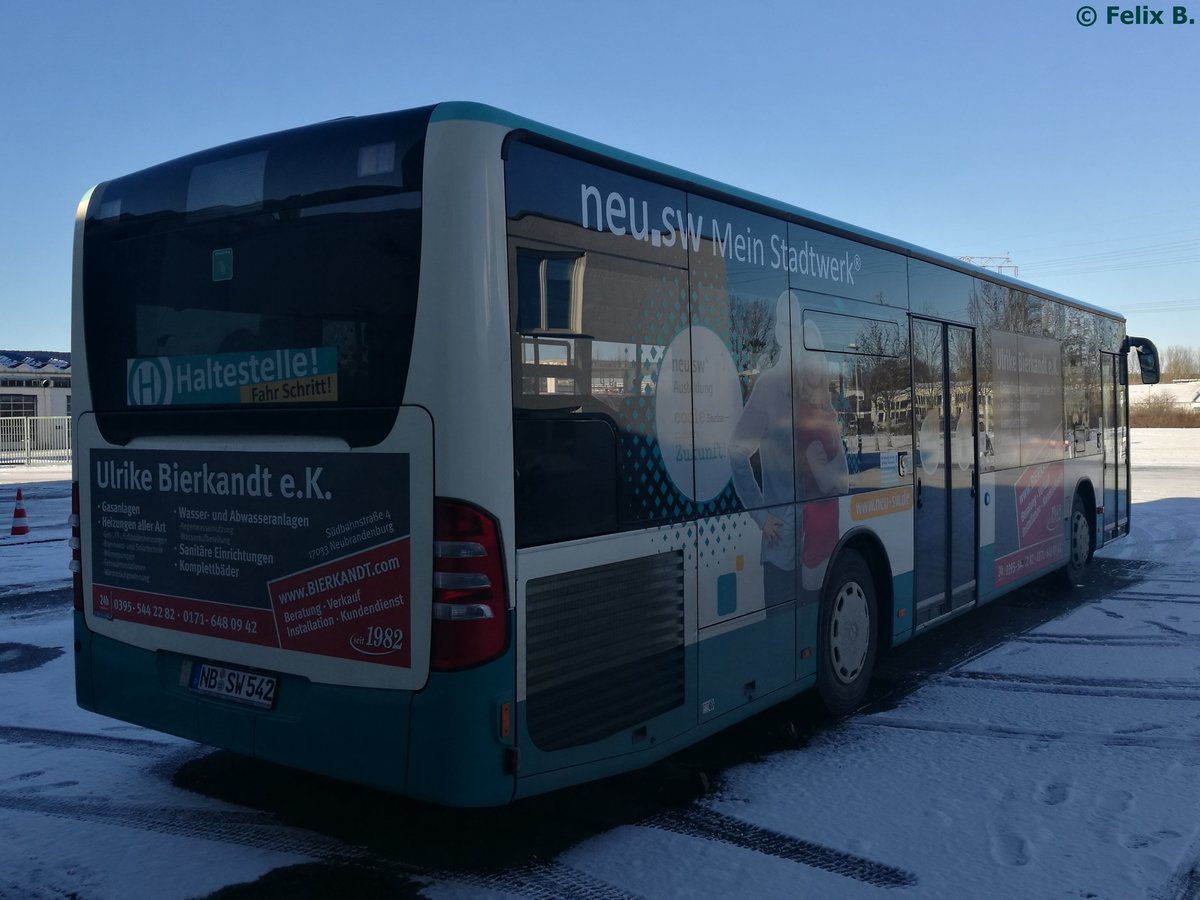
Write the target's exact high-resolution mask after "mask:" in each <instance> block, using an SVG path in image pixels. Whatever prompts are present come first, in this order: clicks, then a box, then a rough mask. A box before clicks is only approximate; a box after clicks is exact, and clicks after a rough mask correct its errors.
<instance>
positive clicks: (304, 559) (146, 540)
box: [87, 449, 413, 681]
mask: <svg viewBox="0 0 1200 900" xmlns="http://www.w3.org/2000/svg"><path fill="white" fill-rule="evenodd" d="M88 465H89V466H90V467H91V472H90V482H91V491H90V497H89V498H87V500H88V505H89V507H88V514H90V516H91V528H90V534H91V540H90V552H91V560H92V562H91V570H92V572H93V583H92V586H91V594H90V597H89V598H88V603H89V610H88V612H89V613H90V614H91V617H92V618H93V619H96V620H103V621H106V622H112V623H133V624H136V625H142V626H151V627H154V628H157V629H163V630H165V631H167V632H173V633H176V634H179V635H192V636H197V637H202V638H220V639H222V640H225V641H232V642H236V643H238V644H242V645H247V646H251V647H259V648H264V649H267V655H266V656H255V655H253V654H249V655H246V654H242V655H239V658H240V659H242V661H247V660H248V661H251V662H254V661H259V663H260V664H262V665H267V666H269V665H272V664H278V663H279V662H280V660H281V659H282V657H281V656H280V655H279V654H278V651H294V652H298V653H303V654H307V655H310V656H309V657H308V658H310V659H311V657H312V656H316V657H320V658H325V659H327V660H330V661H332V660H343V661H352V662H357V663H365V664H369V665H370V666H374V667H386V668H388V669H392V670H397V669H401V670H402V669H407V668H409V667H410V666H412V665H413V656H412V646H411V639H410V638H411V635H410V630H411V624H412V615H411V599H412V598H411V594H412V548H411V540H412V535H411V527H410V526H411V523H410V502H409V501H410V498H409V484H410V477H409V476H410V471H409V469H410V458H409V456H408V454H404V453H361V454H346V453H319V452H304V453H297V452H290V453H289V452H275V451H247V452H219V453H206V452H201V451H192V450H186V451H185V450H162V449H146V450H131V449H96V450H92V451H91V453H90V454H89V456H88ZM139 643H145V642H144V641H139ZM162 643H163V645H164V646H172V645H175V646H178V643H177V642H172V641H169V640H168V641H163V642H162ZM187 644H188V646H192V647H197V646H208V645H203V644H197V643H196V642H195V641H191V642H187ZM218 646H221V645H212V647H218ZM210 649H211V647H210ZM270 651H276V652H275V653H271V652H270ZM212 652H213V653H214V655H215V654H216V651H215V650H214V651H212ZM283 668H293V669H294V668H295V666H284V667H283ZM336 668H337V667H336V666H335V669H336ZM341 668H342V669H343V670H344V666H343V667H341ZM306 671H307V670H306ZM335 680H339V681H343V680H346V679H345V678H344V677H341V678H337V679H335ZM373 680H375V679H370V678H368V679H367V681H373Z"/></svg>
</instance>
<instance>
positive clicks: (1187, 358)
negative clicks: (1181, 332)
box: [1163, 344, 1200, 381]
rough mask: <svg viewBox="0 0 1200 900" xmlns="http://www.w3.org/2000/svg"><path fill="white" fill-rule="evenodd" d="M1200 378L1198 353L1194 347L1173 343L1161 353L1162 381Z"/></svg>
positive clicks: (1199, 357)
mask: <svg viewBox="0 0 1200 900" xmlns="http://www.w3.org/2000/svg"><path fill="white" fill-rule="evenodd" d="M1194 378H1200V353H1197V351H1196V349H1195V348H1194V347H1184V346H1181V345H1179V344H1173V345H1171V346H1170V347H1168V348H1167V349H1166V352H1165V353H1164V354H1163V380H1164V381H1190V380H1192V379H1194Z"/></svg>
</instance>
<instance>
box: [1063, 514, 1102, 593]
mask: <svg viewBox="0 0 1200 900" xmlns="http://www.w3.org/2000/svg"><path fill="white" fill-rule="evenodd" d="M1067 531H1068V533H1069V534H1070V538H1071V545H1070V546H1069V547H1068V548H1067V564H1066V565H1065V566H1063V567H1062V570H1061V571H1062V578H1063V581H1064V582H1065V583H1066V585H1067V587H1069V588H1074V587H1077V586H1078V585H1079V582H1080V580H1081V579H1082V578H1083V572H1084V569H1086V568H1087V564H1088V561H1089V560H1091V558H1092V551H1093V549H1094V548H1093V546H1092V526H1091V524H1090V523H1089V522H1088V518H1087V505H1086V504H1085V503H1084V502H1083V498H1082V497H1080V496H1079V495H1078V494H1076V495H1075V500H1074V502H1073V503H1072V504H1071V518H1070V519H1068V520H1067Z"/></svg>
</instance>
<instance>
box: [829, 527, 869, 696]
mask: <svg viewBox="0 0 1200 900" xmlns="http://www.w3.org/2000/svg"><path fill="white" fill-rule="evenodd" d="M878 618H879V614H878V610H877V604H876V597H875V581H874V579H873V578H872V577H871V569H870V567H869V566H867V563H866V561H865V560H864V559H863V558H862V556H860V555H859V554H858V553H857V552H855V551H854V550H843V551H842V552H841V553H839V554H838V557H837V559H836V560H835V561H834V563H833V567H832V569H831V570H830V572H829V576H828V577H827V578H826V580H825V590H824V592H823V593H822V595H821V608H820V611H819V613H818V615H817V691H818V693H819V694H820V697H821V702H822V704H823V705H824V706H825V708H826V709H827V710H828V711H829V714H830V715H832V716H834V717H835V718H841V717H842V716H846V715H849V714H850V713H852V712H854V710H856V709H858V707H859V706H861V705H862V701H863V698H864V697H865V696H866V694H867V687H868V686H869V685H870V682H871V674H872V673H873V672H874V670H875V654H876V652H877V649H878V644H879V622H878ZM864 630H865V631H866V634H865V636H864V634H863V631H864Z"/></svg>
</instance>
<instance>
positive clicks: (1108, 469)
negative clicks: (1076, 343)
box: [1100, 353, 1129, 541]
mask: <svg viewBox="0 0 1200 900" xmlns="http://www.w3.org/2000/svg"><path fill="white" fill-rule="evenodd" d="M1124 362H1125V361H1124V360H1123V359H1122V358H1121V357H1120V356H1119V355H1117V354H1115V353H1101V354H1100V399H1101V403H1102V405H1103V410H1104V413H1103V416H1104V418H1103V422H1102V425H1101V428H1102V430H1103V434H1104V500H1103V501H1102V502H1103V504H1104V540H1105V541H1110V540H1112V539H1113V538H1114V537H1116V536H1117V535H1119V534H1124V533H1125V532H1127V531H1128V530H1129V469H1128V465H1129V445H1128V441H1129V428H1128V427H1127V426H1128V416H1129V411H1128V408H1127V407H1126V401H1125V397H1126V393H1125V385H1124V384H1123V383H1122V381H1123V379H1122V378H1121V366H1122V365H1123V364H1124Z"/></svg>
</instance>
